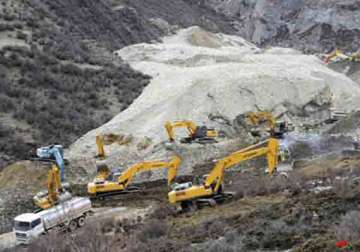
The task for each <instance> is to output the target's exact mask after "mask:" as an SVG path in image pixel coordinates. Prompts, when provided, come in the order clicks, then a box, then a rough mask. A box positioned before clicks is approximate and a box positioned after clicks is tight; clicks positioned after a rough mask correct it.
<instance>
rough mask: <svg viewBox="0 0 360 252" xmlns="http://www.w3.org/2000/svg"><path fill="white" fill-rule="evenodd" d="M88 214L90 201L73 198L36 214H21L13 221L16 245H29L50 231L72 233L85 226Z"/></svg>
mask: <svg viewBox="0 0 360 252" xmlns="http://www.w3.org/2000/svg"><path fill="white" fill-rule="evenodd" d="M90 213H91V201H90V200H89V199H88V198H80V197H75V198H72V199H71V200H68V201H66V202H62V203H61V204H59V205H56V206H53V207H51V208H49V209H46V210H42V211H40V212H37V213H24V214H21V215H19V216H17V217H15V219H14V233H15V237H16V243H17V244H30V243H31V242H32V241H34V240H35V239H37V238H38V237H39V236H40V235H42V234H46V233H48V232H49V231H50V230H52V229H57V230H59V231H60V230H69V231H73V230H75V229H76V228H78V227H82V226H83V225H84V224H85V218H86V217H87V216H88V215H89V214H90Z"/></svg>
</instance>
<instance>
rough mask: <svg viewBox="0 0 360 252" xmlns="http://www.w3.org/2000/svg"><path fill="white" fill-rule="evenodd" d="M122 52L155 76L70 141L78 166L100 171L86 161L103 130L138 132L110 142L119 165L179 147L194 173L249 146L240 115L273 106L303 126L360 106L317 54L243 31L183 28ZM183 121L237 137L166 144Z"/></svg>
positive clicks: (353, 91) (356, 91)
mask: <svg viewBox="0 0 360 252" xmlns="http://www.w3.org/2000/svg"><path fill="white" fill-rule="evenodd" d="M116 53H117V55H119V56H121V57H122V58H123V59H124V60H125V61H127V62H128V63H129V64H130V65H131V66H132V67H133V68H134V69H136V70H138V71H140V72H142V73H144V74H147V75H150V76H152V80H151V82H150V84H149V85H148V86H147V87H146V88H145V89H144V91H143V93H142V94H141V95H140V96H139V97H138V98H137V99H136V100H135V101H134V102H133V104H132V105H131V106H130V107H129V108H128V109H126V110H125V111H123V112H122V113H120V114H119V115H117V116H116V117H114V118H113V119H112V120H111V121H109V122H108V123H106V124H105V125H103V126H102V127H100V128H98V129H94V130H92V131H90V132H89V133H87V134H86V135H84V136H83V137H81V138H80V139H78V140H77V141H76V142H75V143H74V144H73V145H72V146H71V147H70V149H69V151H68V153H67V157H68V158H69V159H70V160H71V161H72V164H73V169H74V170H76V167H77V166H81V167H86V168H87V169H86V171H87V173H88V174H89V173H94V172H95V167H94V166H87V165H84V164H83V165H82V164H81V162H82V161H81V160H84V159H86V160H91V159H92V157H93V156H94V155H95V154H96V151H95V136H96V134H97V133H104V134H106V133H114V134H125V135H132V136H133V141H132V142H131V143H129V144H128V145H126V146H120V147H117V146H115V145H113V146H112V147H110V151H109V153H110V154H109V160H108V161H109V162H110V163H111V164H113V165H120V166H124V165H125V166H126V165H129V164H130V163H134V162H136V161H139V160H144V159H155V158H156V159H159V158H166V157H169V156H170V155H172V154H173V153H174V152H175V153H178V154H180V155H181V156H182V157H183V164H182V167H181V170H180V174H181V175H186V174H189V173H191V172H192V169H193V167H194V166H196V165H197V164H202V163H204V162H208V161H210V160H211V159H213V158H219V157H221V156H222V155H225V154H226V153H229V152H230V151H234V150H236V149H239V148H240V147H241V146H244V145H246V143H247V142H248V138H247V136H246V133H240V132H237V131H236V126H237V125H238V122H237V119H238V117H239V115H242V114H243V113H245V112H248V111H256V110H269V111H273V113H274V114H275V115H276V116H277V117H281V118H286V119H289V120H290V121H293V122H294V123H295V124H297V125H300V124H304V123H309V124H311V123H316V121H321V120H324V119H327V118H328V116H329V107H330V105H335V107H336V108H337V109H339V110H344V111H348V112H350V111H352V110H354V109H357V108H358V107H359V105H360V104H359V103H360V99H359V98H360V87H359V86H358V85H357V84H356V83H354V82H353V81H352V80H350V79H349V78H347V77H345V76H344V75H342V74H339V73H336V72H334V71H332V70H330V69H328V68H327V67H326V66H325V65H324V64H323V63H322V62H321V61H320V60H319V59H317V58H316V57H315V56H308V55H303V54H301V53H300V52H298V51H295V50H292V49H284V48H268V49H265V50H264V49H260V48H258V47H256V46H255V45H254V44H252V43H250V42H248V41H246V40H244V39H242V38H240V37H237V36H229V35H224V34H220V33H210V32H207V31H204V30H203V29H201V28H199V27H190V28H187V29H183V30H180V31H178V32H177V33H176V34H175V35H171V36H167V37H164V38H163V42H162V43H153V44H147V43H141V44H136V45H132V46H128V47H125V48H123V49H121V50H119V51H117V52H116ZM280 90H281V91H280ZM332 94H334V95H335V97H336V100H335V101H334V102H335V104H331V103H332ZM183 119H187V120H193V121H194V122H196V123H198V124H205V125H207V126H208V127H215V128H218V129H221V130H224V131H225V132H226V133H227V135H228V137H229V138H226V139H223V140H220V141H219V143H218V144H214V145H206V146H201V145H198V144H194V145H184V144H174V145H172V146H170V147H169V146H168V145H165V144H164V143H163V142H164V141H165V140H167V136H166V133H165V130H164V126H163V125H164V123H165V122H166V121H167V120H183ZM179 134H182V132H179ZM144 137H147V138H149V139H151V145H149V146H148V147H147V148H146V149H144V150H139V149H138V148H136V146H137V143H138V142H139V141H141V139H142V138H144ZM232 138H233V139H232ZM155 174H156V173H155ZM156 175H158V173H157V174H156ZM90 177H91V176H90ZM152 178H158V177H157V176H152Z"/></svg>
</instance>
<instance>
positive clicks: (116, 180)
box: [88, 156, 181, 199]
mask: <svg viewBox="0 0 360 252" xmlns="http://www.w3.org/2000/svg"><path fill="white" fill-rule="evenodd" d="M180 163H181V159H180V158H179V157H178V156H174V157H173V158H172V159H171V160H170V161H144V162H140V163H137V164H134V165H132V166H130V167H129V168H127V169H126V170H125V171H123V172H119V173H117V172H108V173H107V174H105V173H104V174H102V175H100V174H99V173H98V175H97V176H96V178H95V179H94V181H93V182H91V183H89V184H88V194H89V195H90V197H91V198H98V199H104V198H105V197H107V196H113V195H117V194H124V193H130V192H136V191H139V189H138V188H137V187H134V186H129V185H130V184H131V182H132V180H133V179H134V177H135V175H136V174H137V173H139V172H142V171H150V170H156V169H168V185H170V184H171V182H172V181H173V180H174V178H175V176H176V174H177V169H178V167H179V165H180Z"/></svg>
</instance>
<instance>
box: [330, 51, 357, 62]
mask: <svg viewBox="0 0 360 252" xmlns="http://www.w3.org/2000/svg"><path fill="white" fill-rule="evenodd" d="M330 61H360V53H359V52H357V53H352V54H351V55H346V54H344V53H343V52H342V51H341V50H340V49H338V48H336V49H335V50H334V51H332V52H331V53H329V54H328V55H326V56H325V57H324V62H325V63H330Z"/></svg>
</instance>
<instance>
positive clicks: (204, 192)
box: [168, 138, 279, 203]
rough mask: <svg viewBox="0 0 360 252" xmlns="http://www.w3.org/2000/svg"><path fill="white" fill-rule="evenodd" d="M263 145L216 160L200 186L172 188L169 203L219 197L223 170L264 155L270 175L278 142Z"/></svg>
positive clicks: (273, 139)
mask: <svg viewBox="0 0 360 252" xmlns="http://www.w3.org/2000/svg"><path fill="white" fill-rule="evenodd" d="M263 144H267V146H265V147H258V146H259V144H257V145H254V146H250V147H247V148H245V149H242V150H239V151H237V152H234V153H232V154H230V155H228V156H227V157H225V158H223V159H220V160H218V161H217V162H216V164H215V166H214V168H213V169H212V170H211V172H210V173H209V174H208V176H207V177H206V179H205V181H204V182H203V184H202V185H194V186H193V185H192V184H191V183H184V184H180V185H176V186H174V187H173V190H172V191H171V192H169V195H168V196H169V201H170V203H178V202H182V203H189V202H192V201H193V200H199V199H207V198H211V197H215V196H219V195H220V194H221V193H222V185H223V180H224V172H225V169H228V168H231V167H233V166H234V165H236V164H239V163H241V162H244V161H246V160H250V159H254V158H257V157H260V156H265V155H266V157H267V161H268V169H269V173H270V175H272V174H273V172H274V170H275V169H276V166H277V162H278V152H279V142H278V140H277V139H276V138H270V139H269V140H267V141H265V142H263Z"/></svg>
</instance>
